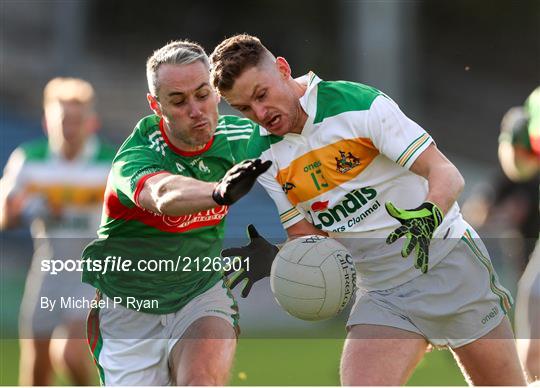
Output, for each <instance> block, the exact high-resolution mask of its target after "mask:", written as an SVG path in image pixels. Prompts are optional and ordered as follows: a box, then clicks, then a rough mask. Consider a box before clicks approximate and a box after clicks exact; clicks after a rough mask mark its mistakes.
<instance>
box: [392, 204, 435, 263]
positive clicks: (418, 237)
mask: <svg viewBox="0 0 540 388" xmlns="http://www.w3.org/2000/svg"><path fill="white" fill-rule="evenodd" d="M385 206H386V211H387V212H388V214H390V215H391V216H392V217H394V218H395V219H396V220H398V221H399V222H400V223H401V226H400V227H399V228H397V229H396V230H394V231H393V232H392V233H390V235H389V236H388V237H387V238H386V243H387V244H392V243H393V242H395V241H396V240H397V239H399V238H400V237H403V236H405V237H406V238H407V241H406V242H405V244H403V248H402V249H401V256H403V257H407V256H409V255H410V254H411V252H412V251H413V249H415V252H416V261H415V264H414V267H415V268H416V269H419V270H421V271H422V273H426V272H427V270H428V262H429V243H430V242H431V238H432V237H433V232H434V231H435V229H437V228H438V226H439V225H440V224H441V222H442V220H443V214H442V211H441V210H440V209H439V208H438V207H437V205H435V204H434V203H431V202H424V203H423V204H422V205H420V206H418V207H417V208H416V209H408V210H405V209H398V208H397V207H395V206H394V205H393V204H392V203H391V202H386V204H385Z"/></svg>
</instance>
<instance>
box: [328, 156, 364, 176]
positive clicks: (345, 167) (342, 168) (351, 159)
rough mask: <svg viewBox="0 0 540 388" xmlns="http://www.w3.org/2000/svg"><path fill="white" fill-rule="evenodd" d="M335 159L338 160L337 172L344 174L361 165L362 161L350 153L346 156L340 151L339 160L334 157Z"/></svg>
mask: <svg viewBox="0 0 540 388" xmlns="http://www.w3.org/2000/svg"><path fill="white" fill-rule="evenodd" d="M334 159H336V171H337V172H340V173H342V174H345V173H346V172H347V171H350V170H352V169H353V168H355V167H356V166H358V165H359V164H360V159H359V158H357V157H356V156H354V155H353V154H352V153H351V152H350V151H349V153H347V154H345V152H343V151H341V150H339V158H338V157H334Z"/></svg>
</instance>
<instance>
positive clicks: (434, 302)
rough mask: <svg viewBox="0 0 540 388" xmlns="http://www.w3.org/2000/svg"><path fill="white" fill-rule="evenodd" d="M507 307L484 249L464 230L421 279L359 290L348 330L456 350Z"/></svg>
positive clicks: (479, 334)
mask: <svg viewBox="0 0 540 388" xmlns="http://www.w3.org/2000/svg"><path fill="white" fill-rule="evenodd" d="M396 260H403V259H402V258H401V257H397V258H396ZM511 305H512V299H511V296H510V294H509V292H508V291H507V290H506V289H505V288H503V287H502V286H501V285H500V284H499V280H498V278H497V274H496V273H495V271H494V270H493V266H492V265H491V261H490V259H489V255H488V252H487V250H486V247H485V246H484V244H483V243H482V241H481V240H480V238H479V237H478V235H477V234H476V233H475V232H474V231H473V230H469V229H468V230H467V231H466V232H465V234H464V235H463V237H462V238H461V240H460V241H459V242H458V243H457V245H456V246H455V247H454V249H453V250H452V251H451V252H450V253H449V254H448V255H447V256H446V257H445V258H444V259H443V260H442V261H440V262H439V263H437V264H436V265H435V266H434V267H433V268H430V269H429V271H428V272H427V273H426V274H422V275H420V276H418V277H416V278H414V279H413V280H410V281H408V282H406V283H404V284H402V285H400V286H397V287H394V288H391V289H388V290H378V291H362V290H358V291H357V295H356V302H355V305H354V306H353V308H352V311H351V314H350V316H349V320H348V322H347V327H348V328H350V327H351V326H353V325H359V324H371V325H383V326H391V327H396V328H399V329H403V330H407V331H411V332H414V333H418V334H420V335H422V336H423V337H425V338H426V339H427V340H428V341H429V342H430V343H431V344H433V345H434V346H449V347H451V348H458V347H460V346H463V345H466V344H468V343H470V342H473V341H474V340H476V339H478V338H480V337H482V336H484V335H485V334H487V333H489V332H490V331H491V330H492V329H494V328H495V327H496V326H497V325H499V323H500V322H501V321H502V319H503V318H504V316H505V315H506V314H507V312H508V310H509V309H510V308H511Z"/></svg>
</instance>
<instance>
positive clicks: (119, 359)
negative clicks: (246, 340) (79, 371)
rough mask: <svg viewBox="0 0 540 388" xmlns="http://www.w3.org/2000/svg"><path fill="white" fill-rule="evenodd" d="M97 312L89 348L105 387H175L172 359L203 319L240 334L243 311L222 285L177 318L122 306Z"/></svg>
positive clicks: (90, 325) (90, 321)
mask: <svg viewBox="0 0 540 388" xmlns="http://www.w3.org/2000/svg"><path fill="white" fill-rule="evenodd" d="M107 299H108V300H109V301H110V303H109V307H104V308H101V309H97V308H96V309H92V310H91V311H90V314H89V316H88V326H87V332H88V333H87V334H88V344H89V346H90V350H91V351H92V354H93V355H94V361H95V362H96V365H97V367H98V371H99V375H100V379H101V384H102V385H154V386H162V385H171V383H172V380H171V375H170V372H169V370H170V369H169V354H170V352H171V350H172V348H173V347H174V345H175V344H176V342H177V341H178V340H179V339H181V338H182V336H183V335H184V333H185V331H186V330H187V328H188V327H189V326H190V325H191V324H192V323H193V322H195V321H196V320H198V319H199V318H202V317H209V316H214V317H220V318H223V319H225V320H226V321H227V322H229V323H230V324H231V325H232V326H233V327H234V329H235V330H236V331H237V332H238V308H237V304H236V301H235V300H234V297H233V296H232V294H231V293H230V291H229V289H228V288H227V287H226V286H225V284H224V283H223V281H220V282H218V283H217V284H216V285H215V286H214V287H212V288H210V289H209V290H208V291H206V292H204V293H202V294H201V295H199V296H197V297H195V298H194V299H193V300H191V301H190V302H189V303H188V304H187V305H185V306H184V307H183V308H182V309H180V310H179V311H177V312H176V313H172V314H162V315H158V314H147V313H143V312H138V311H134V310H130V309H127V308H125V307H123V306H121V305H116V306H115V307H112V306H113V304H112V301H111V299H109V298H107V296H105V295H103V300H107Z"/></svg>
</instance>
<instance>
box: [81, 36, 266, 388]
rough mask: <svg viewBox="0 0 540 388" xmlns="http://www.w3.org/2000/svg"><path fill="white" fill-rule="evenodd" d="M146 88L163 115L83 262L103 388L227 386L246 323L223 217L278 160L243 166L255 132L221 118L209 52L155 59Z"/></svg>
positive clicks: (166, 52)
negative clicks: (228, 277)
mask: <svg viewBox="0 0 540 388" xmlns="http://www.w3.org/2000/svg"><path fill="white" fill-rule="evenodd" d="M147 78H148V87H149V93H148V96H147V98H148V103H149V105H150V108H151V109H152V111H153V112H154V114H152V115H150V116H147V117H145V118H143V119H141V120H140V121H139V122H138V124H137V125H136V127H135V129H134V131H133V133H132V134H131V135H130V136H129V137H128V138H127V139H126V140H125V142H124V143H123V145H122V146H121V148H120V150H119V151H118V153H117V155H116V157H115V159H114V161H113V165H112V170H111V174H110V175H109V179H108V183H107V188H106V192H105V204H104V208H103V216H102V223H101V227H100V228H99V230H98V237H99V240H96V241H94V242H93V243H92V244H90V245H89V246H88V247H87V248H86V250H85V252H84V253H83V259H85V264H86V265H85V268H84V273H83V281H84V282H86V283H89V284H91V285H93V286H94V287H96V288H97V289H98V296H97V298H96V301H94V302H95V304H94V305H92V307H93V308H92V310H91V313H90V316H89V320H88V342H89V345H90V347H91V350H92V352H93V354H94V357H95V361H96V364H97V365H98V369H99V372H100V378H101V381H102V383H103V384H106V385H140V384H144V385H170V384H174V385H224V384H225V383H226V382H227V378H228V374H229V369H230V367H231V364H232V360H233V356H234V352H235V347H236V331H237V324H238V323H237V320H238V310H237V306H236V303H235V301H234V299H233V297H232V295H231V294H230V292H229V289H228V288H227V287H226V286H225V284H224V282H223V270H224V269H225V270H226V269H227V266H228V265H229V264H230V263H228V262H227V261H225V260H224V261H221V258H220V257H219V256H220V250H221V245H222V240H223V235H224V222H225V219H224V218H225V216H226V214H227V212H228V209H229V206H230V205H232V204H233V203H234V202H236V201H237V200H238V199H239V198H240V197H242V196H243V195H244V194H246V193H247V192H248V191H249V189H250V188H251V187H252V185H253V184H254V182H255V180H256V178H257V176H259V175H260V174H261V173H263V172H264V171H266V169H268V167H269V166H270V164H271V162H265V163H262V162H261V161H260V160H258V159H257V160H244V159H245V148H246V147H245V145H246V142H247V139H248V138H249V136H250V134H251V132H252V131H253V130H254V129H255V128H257V125H256V124H254V123H252V122H251V121H249V120H247V119H241V118H237V117H233V116H220V115H219V114H218V109H217V104H218V102H219V97H218V95H217V94H216V92H215V91H214V89H213V87H212V86H211V85H210V82H209V64H208V57H207V55H206V53H205V52H204V50H203V48H202V47H201V46H199V45H198V44H195V43H192V42H189V41H175V42H171V43H169V44H167V45H166V46H164V47H162V48H161V49H159V50H157V51H155V52H154V53H153V55H152V56H151V57H150V58H149V59H148V62H147ZM121 262H122V266H121V265H120V263H121ZM126 263H127V265H126ZM209 263H211V264H210V265H209ZM107 265H108V267H107ZM111 269H114V270H111Z"/></svg>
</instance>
